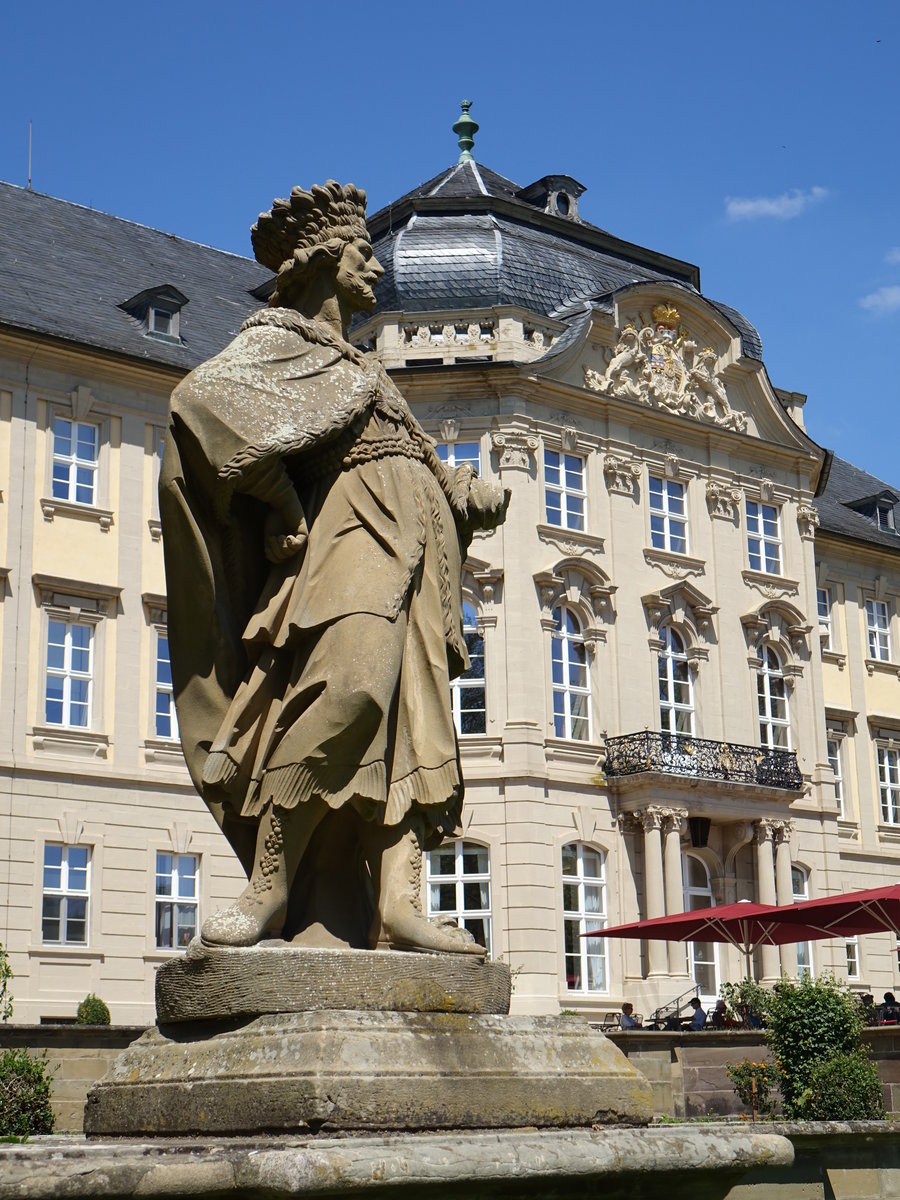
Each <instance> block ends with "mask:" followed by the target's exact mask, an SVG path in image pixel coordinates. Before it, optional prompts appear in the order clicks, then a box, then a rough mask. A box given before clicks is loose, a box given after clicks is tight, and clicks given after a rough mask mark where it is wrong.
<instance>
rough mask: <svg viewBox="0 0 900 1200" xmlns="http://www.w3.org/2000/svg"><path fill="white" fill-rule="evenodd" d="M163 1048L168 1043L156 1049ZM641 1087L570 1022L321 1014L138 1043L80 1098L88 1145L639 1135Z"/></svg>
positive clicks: (618, 1058) (148, 1037)
mask: <svg viewBox="0 0 900 1200" xmlns="http://www.w3.org/2000/svg"><path fill="white" fill-rule="evenodd" d="M167 1034H168V1036H167ZM650 1112H651V1093H650V1087H649V1084H648V1083H647V1081H646V1080H645V1079H644V1077H643V1076H642V1075H641V1074H640V1073H639V1072H637V1071H636V1070H635V1069H634V1067H632V1066H631V1065H630V1064H629V1062H628V1060H627V1059H626V1058H625V1056H624V1055H623V1054H622V1053H621V1052H620V1051H619V1050H617V1049H616V1048H615V1047H614V1046H613V1044H612V1043H611V1042H610V1041H608V1040H607V1039H606V1038H605V1037H604V1036H603V1035H602V1034H600V1033H597V1032H596V1031H594V1030H592V1029H591V1028H590V1026H588V1025H587V1023H586V1022H584V1021H580V1020H577V1019H572V1018H562V1019H560V1018H554V1017H499V1016H466V1015H461V1014H455V1013H454V1014H451V1013H366V1012H359V1011H344V1012H342V1011H322V1012H311V1013H294V1014H285V1015H282V1016H262V1017H257V1018H256V1019H255V1020H253V1021H250V1022H248V1023H244V1024H240V1025H239V1026H236V1027H233V1028H231V1029H229V1030H225V1031H221V1030H220V1031H218V1032H214V1033H210V1031H209V1027H208V1026H207V1027H206V1028H203V1027H200V1026H194V1027H192V1026H187V1025H179V1026H171V1027H169V1028H168V1030H167V1032H166V1033H163V1032H161V1031H160V1030H158V1029H153V1030H148V1031H147V1032H146V1033H145V1034H144V1035H143V1037H141V1038H140V1039H139V1040H138V1041H137V1042H135V1043H134V1044H133V1045H132V1046H130V1047H129V1048H128V1049H127V1050H126V1051H124V1053H123V1054H121V1055H120V1056H119V1058H118V1059H117V1060H116V1062H115V1064H114V1066H113V1068H112V1070H111V1071H110V1073H109V1074H108V1075H107V1076H106V1077H105V1078H104V1079H102V1080H101V1081H100V1082H99V1083H98V1084H97V1085H96V1086H95V1087H94V1088H92V1089H91V1091H90V1092H89V1093H88V1099H87V1105H86V1107H85V1124H84V1128H85V1132H86V1133H88V1134H94V1135H103V1134H120V1135H127V1136H136V1135H141V1134H155V1135H174V1134H186V1133H230V1134H241V1133H254V1132H258V1131H266V1130H269V1131H280V1130H292V1131H297V1130H303V1129H311V1130H313V1131H315V1130H317V1129H320V1128H323V1127H324V1128H326V1129H360V1128H363V1129H396V1130H410V1129H412V1130H417V1129H478V1128H489V1129H490V1128H503V1127H509V1128H517V1127H524V1126H538V1127H546V1126H579V1125H581V1126H590V1125H591V1124H593V1123H597V1122H607V1123H609V1122H625V1123H642V1122H646V1121H648V1120H649V1118H650Z"/></svg>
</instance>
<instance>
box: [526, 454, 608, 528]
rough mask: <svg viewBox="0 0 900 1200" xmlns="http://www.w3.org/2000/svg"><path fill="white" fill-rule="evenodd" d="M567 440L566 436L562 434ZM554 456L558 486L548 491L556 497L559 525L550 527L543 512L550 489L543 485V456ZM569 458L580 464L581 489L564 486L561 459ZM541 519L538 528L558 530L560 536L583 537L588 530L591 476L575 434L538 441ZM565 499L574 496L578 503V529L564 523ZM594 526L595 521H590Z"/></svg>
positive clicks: (544, 476)
mask: <svg viewBox="0 0 900 1200" xmlns="http://www.w3.org/2000/svg"><path fill="white" fill-rule="evenodd" d="M567 433H568V434H570V435H571V436H568V437H567V436H566V434H567ZM548 451H549V452H550V453H551V454H558V455H559V459H560V464H559V471H560V483H559V486H558V488H557V487H556V486H555V485H554V486H553V487H552V490H553V491H554V492H556V493H558V495H559V496H560V521H561V523H560V524H559V525H554V524H553V523H552V522H551V520H550V515H549V512H548V510H547V495H548V491H549V490H550V488H551V485H548V483H547V453H548ZM567 455H570V456H572V457H574V458H577V459H579V460H580V462H581V489H580V490H578V489H570V488H569V487H568V485H567V482H566V478H565V475H566V468H565V458H566V456H567ZM540 461H541V519H540V521H539V522H538V523H539V524H541V525H546V526H547V527H548V528H550V529H555V530H558V531H559V532H560V533H561V534H563V535H566V534H574V535H575V536H576V537H577V536H578V534H580V533H587V532H588V531H589V530H590V528H591V502H590V475H591V472H590V470H589V466H588V454H587V452H586V449H585V448H584V447H581V446H579V444H578V437H577V434H576V432H575V430H568V431H566V430H564V431H563V436H562V437H559V436H557V437H555V438H554V437H544V438H542V453H541V460H540ZM568 495H572V496H577V497H579V498H580V499H581V501H582V505H583V507H582V514H581V517H582V520H581V529H579V528H577V526H571V525H568V524H566V523H565V517H566V507H565V505H564V500H565V497H566V496H568ZM594 524H596V521H594Z"/></svg>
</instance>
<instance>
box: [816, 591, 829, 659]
mask: <svg viewBox="0 0 900 1200" xmlns="http://www.w3.org/2000/svg"><path fill="white" fill-rule="evenodd" d="M816 607H817V608H818V613H819V639H820V641H821V643H822V649H823V650H830V649H831V588H827V587H820V588H816Z"/></svg>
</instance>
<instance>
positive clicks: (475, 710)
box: [450, 601, 487, 734]
mask: <svg viewBox="0 0 900 1200" xmlns="http://www.w3.org/2000/svg"><path fill="white" fill-rule="evenodd" d="M463 637H464V638H465V640H466V649H467V650H468V652H469V668H468V670H466V671H464V672H463V674H462V675H460V676H458V678H456V679H453V680H451V682H450V701H451V705H452V708H453V723H454V724H455V726H456V732H457V733H459V734H473V733H484V732H485V730H486V728H487V723H486V710H485V684H484V635H483V634H482V632H481V630H480V629H479V628H478V621H477V617H476V614H475V609H474V608H473V607H472V605H471V604H469V602H468V601H464V602H463Z"/></svg>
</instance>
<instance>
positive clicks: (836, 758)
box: [826, 737, 844, 817]
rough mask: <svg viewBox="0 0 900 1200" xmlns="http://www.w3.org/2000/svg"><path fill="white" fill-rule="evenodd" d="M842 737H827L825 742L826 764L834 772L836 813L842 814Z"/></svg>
mask: <svg viewBox="0 0 900 1200" xmlns="http://www.w3.org/2000/svg"><path fill="white" fill-rule="evenodd" d="M842 742H843V739H842V738H839V737H829V738H828V739H827V742H826V746H827V750H828V765H829V766H830V767H831V769H832V771H833V772H834V798H835V800H837V802H838V815H839V816H841V817H843V816H844V763H843V749H844V748H843V745H842Z"/></svg>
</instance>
